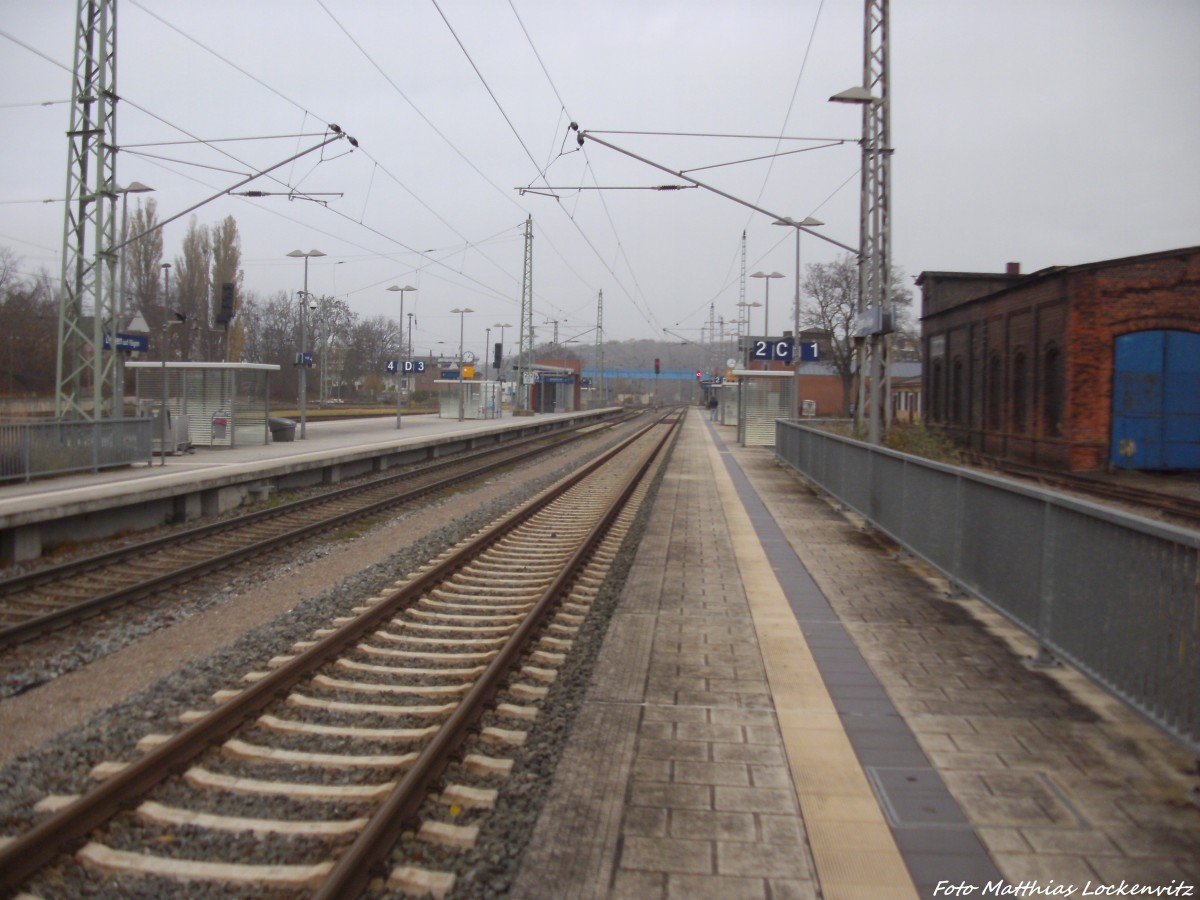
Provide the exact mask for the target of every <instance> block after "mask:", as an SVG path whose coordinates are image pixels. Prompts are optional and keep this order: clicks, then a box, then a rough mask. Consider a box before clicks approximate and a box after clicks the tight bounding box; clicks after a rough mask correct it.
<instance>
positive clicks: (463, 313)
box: [450, 307, 475, 422]
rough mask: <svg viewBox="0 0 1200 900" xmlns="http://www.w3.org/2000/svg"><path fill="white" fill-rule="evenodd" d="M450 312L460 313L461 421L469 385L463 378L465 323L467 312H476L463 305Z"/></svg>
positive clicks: (459, 391)
mask: <svg viewBox="0 0 1200 900" xmlns="http://www.w3.org/2000/svg"><path fill="white" fill-rule="evenodd" d="M450 312H452V313H457V314H458V421H460V422H461V421H462V420H463V418H464V415H463V413H464V410H465V406H466V396H467V385H466V382H465V381H464V379H463V323H464V321H465V319H466V315H467V313H469V312H475V310H473V309H470V308H468V307H463V308H462V309H452V310H450Z"/></svg>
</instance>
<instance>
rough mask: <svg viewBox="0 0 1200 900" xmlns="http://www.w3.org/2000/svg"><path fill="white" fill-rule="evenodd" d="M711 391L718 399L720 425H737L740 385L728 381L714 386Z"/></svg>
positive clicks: (718, 421)
mask: <svg viewBox="0 0 1200 900" xmlns="http://www.w3.org/2000/svg"><path fill="white" fill-rule="evenodd" d="M710 390H711V391H712V393H713V396H714V397H716V398H717V423H718V424H720V425H737V423H738V384H737V382H736V381H726V382H724V383H722V384H716V385H713V386H712V388H710Z"/></svg>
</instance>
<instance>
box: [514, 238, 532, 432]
mask: <svg viewBox="0 0 1200 900" xmlns="http://www.w3.org/2000/svg"><path fill="white" fill-rule="evenodd" d="M520 332H521V349H520V355H519V357H518V362H517V393H516V406H517V412H519V413H520V414H522V415H530V414H532V412H533V405H532V403H531V402H530V400H531V397H532V393H533V375H534V372H533V216H527V217H526V219H525V266H524V273H523V274H522V276H521V320H520Z"/></svg>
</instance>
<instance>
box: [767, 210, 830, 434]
mask: <svg viewBox="0 0 1200 900" xmlns="http://www.w3.org/2000/svg"><path fill="white" fill-rule="evenodd" d="M771 224H773V225H787V226H789V227H791V228H795V229H796V294H795V299H794V300H793V303H792V368H793V369H794V370H795V380H794V381H793V382H792V410H793V414H794V415H795V417H796V419H799V418H800V232H801V231H802V230H803V229H805V228H812V227H814V226H816V225H824V224H825V223H824V222H822V221H821V220H820V219H814V218H813V217H812V216H806V217H805V218H804V220H803V221H801V222H797V221H796V220H795V219H792V218H790V217H788V216H784V217H783V218H782V219H776V220H775V221H774V222H772V223H771Z"/></svg>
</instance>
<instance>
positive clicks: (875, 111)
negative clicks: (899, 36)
mask: <svg viewBox="0 0 1200 900" xmlns="http://www.w3.org/2000/svg"><path fill="white" fill-rule="evenodd" d="M863 87H864V88H866V89H867V91H868V92H869V93H870V95H871V97H872V101H871V102H868V103H864V104H863V110H862V115H863V141H862V192H861V201H860V202H861V204H862V208H861V210H860V217H859V242H858V246H859V248H860V253H861V254H862V257H861V264H860V266H859V303H860V304H861V308H862V310H864V311H871V312H873V313H874V316H875V327H874V328H873V329H872V333H871V335H870V337H869V339H868V341H867V352H868V354H869V356H870V379H871V397H870V418H869V419H868V422H867V439H868V440H869V441H870V442H871V443H873V444H878V443H879V441H880V428H881V425H882V424H890V421H891V400H890V397H889V394H890V384H889V380H890V373H889V371H888V369H889V366H888V335H887V332H888V331H890V330H891V322H892V310H891V286H890V283H889V282H890V271H891V255H892V254H891V251H892V247H891V243H892V219H891V193H892V180H891V158H892V141H891V105H890V104H891V98H890V96H889V94H888V0H866V5H865V10H864V13H863ZM859 361H860V363H861V362H862V359H861V357H860V360H859ZM859 376H860V377H859V379H858V383H859V405H858V409H859V410H860V412H859V416H860V417H861V415H862V413H861V410H863V408H864V403H863V401H864V399H865V398H864V397H863V390H864V379H863V378H862V377H861V376H862V367H861V365H860V368H859ZM859 421H860V422H861V418H860V419H859Z"/></svg>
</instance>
